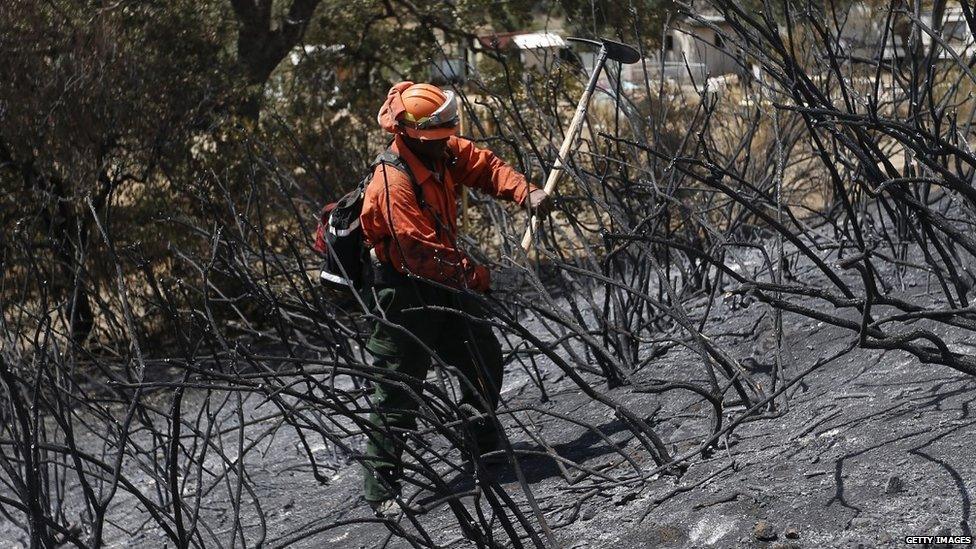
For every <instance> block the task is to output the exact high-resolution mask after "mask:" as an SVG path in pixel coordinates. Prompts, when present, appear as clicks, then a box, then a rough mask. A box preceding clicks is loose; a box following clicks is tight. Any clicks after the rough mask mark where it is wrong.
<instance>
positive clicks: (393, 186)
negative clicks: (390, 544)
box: [360, 82, 550, 517]
mask: <svg viewBox="0 0 976 549" xmlns="http://www.w3.org/2000/svg"><path fill="white" fill-rule="evenodd" d="M377 121H378V122H379V124H380V126H381V127H382V128H383V129H384V130H386V131H387V132H389V133H391V134H393V141H392V143H391V145H390V150H391V151H392V152H393V153H394V154H396V155H397V156H398V157H399V158H400V159H401V160H402V164H404V165H405V167H406V168H408V170H407V171H404V170H399V169H396V168H394V167H391V166H390V165H388V164H379V165H377V166H376V168H375V171H374V172H373V176H372V179H371V181H370V183H369V184H368V186H367V187H366V191H365V196H364V200H363V210H362V214H361V216H360V222H361V226H362V229H363V235H364V238H365V240H366V244H367V246H370V247H371V248H372V251H371V255H372V256H373V257H374V260H375V262H374V271H375V281H374V285H373V292H372V296H373V301H374V303H373V307H374V309H375V313H376V315H377V316H379V317H380V318H383V319H385V320H386V322H377V323H376V325H375V327H374V329H373V332H372V334H371V336H370V338H369V341H368V342H367V344H366V348H367V349H368V350H369V351H370V353H371V354H372V355H373V357H374V365H375V366H377V367H379V368H382V369H383V370H384V371H386V372H389V377H388V378H387V379H381V380H380V381H379V382H378V383H376V385H375V391H374V393H373V395H372V397H371V403H372V406H373V413H372V414H371V415H370V423H371V424H372V428H371V429H369V432H368V433H367V435H368V442H367V446H366V456H365V467H364V477H365V478H364V489H365V498H366V500H367V502H369V504H370V506H371V507H372V508H373V510H374V511H375V512H376V514H377V515H378V516H381V517H385V516H392V515H395V514H396V513H397V512H398V511H399V505H398V504H397V503H396V500H395V498H396V496H397V495H398V492H399V484H400V478H401V477H402V474H403V467H402V456H403V444H404V437H403V436H402V434H403V433H404V432H407V431H409V430H411V429H414V428H415V427H416V414H417V411H418V409H419V407H420V398H421V394H422V383H423V381H424V379H425V378H426V377H427V373H428V370H429V368H430V366H431V364H432V359H431V356H430V353H428V352H427V349H430V350H432V351H433V352H434V353H436V354H437V355H438V357H439V358H440V359H441V360H443V361H444V363H446V364H449V365H451V366H453V367H455V368H456V369H457V371H458V372H460V374H461V375H462V376H464V378H465V379H463V380H461V383H459V385H460V388H461V402H460V403H459V409H461V410H468V411H470V415H471V416H474V417H475V418H476V419H475V420H473V421H471V422H468V425H470V426H471V429H469V433H470V435H471V436H470V438H472V439H473V440H474V443H475V445H476V446H477V451H478V452H479V453H480V454H484V453H487V452H492V451H494V450H496V449H498V447H499V433H498V430H497V427H496V422H495V421H494V420H493V419H492V418H491V416H490V412H492V411H494V409H495V408H496V406H497V405H498V397H499V392H500V390H501V386H502V375H503V368H502V350H501V345H500V344H499V342H498V339H497V338H496V337H495V334H494V333H493V332H492V330H491V327H490V326H489V325H487V324H485V323H479V322H472V321H470V320H469V317H468V316H467V315H470V317H473V318H484V317H485V311H484V310H483V308H482V307H481V305H480V303H479V301H478V300H477V299H475V298H474V297H472V295H471V294H472V293H475V292H478V293H484V292H487V291H488V290H489V287H490V284H491V274H490V272H489V271H488V268H487V267H485V266H484V265H479V264H477V263H476V262H475V261H473V260H472V259H471V258H470V257H469V256H468V255H467V254H465V253H464V251H462V250H461V249H460V248H459V247H458V245H457V198H458V195H459V194H460V192H461V186H462V185H463V186H465V187H470V188H473V189H477V190H479V191H481V192H484V193H486V194H489V195H491V196H494V197H496V198H501V199H505V200H511V201H514V202H516V203H518V204H520V205H522V206H524V207H527V208H528V209H530V210H531V211H532V212H533V213H536V214H537V215H545V214H547V213H548V210H549V205H550V201H549V197H548V196H547V195H546V192H545V191H543V190H542V189H539V188H537V187H535V186H533V185H531V184H529V183H528V182H527V181H526V180H525V177H524V176H522V175H521V174H520V173H518V172H517V171H516V170H514V169H513V168H512V167H511V166H509V165H508V164H506V163H505V162H503V161H502V160H501V159H500V158H498V157H497V156H495V155H494V154H493V153H492V152H491V151H489V150H487V149H481V148H478V147H476V146H475V145H474V143H472V142H471V141H469V140H467V139H463V138H461V137H458V136H457V135H456V134H457V124H458V102H457V98H456V97H455V95H454V94H453V93H452V92H451V91H445V90H441V89H440V88H438V87H437V86H433V85H431V84H414V83H412V82H401V83H399V84H396V85H395V86H393V87H392V88H391V89H390V91H389V94H388V95H387V98H386V101H385V102H384V104H383V106H382V108H381V109H380V112H379V115H378V116H377ZM408 172H409V173H408ZM408 274H410V275H413V276H410V277H408V276H407V275H408ZM428 281H430V282H428ZM425 307H433V308H428V309H426V310H425ZM459 313H460V314H459ZM404 380H408V381H404Z"/></svg>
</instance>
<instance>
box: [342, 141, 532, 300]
mask: <svg viewBox="0 0 976 549" xmlns="http://www.w3.org/2000/svg"><path fill="white" fill-rule="evenodd" d="M447 146H448V151H449V154H450V155H451V156H453V157H454V158H455V162H454V164H453V165H446V164H447V163H446V162H438V163H437V165H436V166H435V170H434V171H431V170H429V169H428V168H427V167H426V166H425V165H424V164H423V162H421V161H420V159H419V158H417V157H416V155H414V154H413V153H412V152H411V151H410V149H409V148H407V146H406V144H405V143H404V142H403V138H402V137H400V136H399V135H397V136H396V137H394V140H393V144H392V145H391V147H390V148H391V150H392V151H393V152H394V153H396V154H397V155H399V156H400V158H402V159H403V160H404V161H406V163H407V165H408V166H409V167H410V171H411V172H412V173H413V175H414V177H415V178H416V180H417V183H419V184H420V189H421V191H422V193H423V197H424V200H425V202H426V203H427V204H428V205H429V207H428V208H423V207H422V206H421V205H420V203H419V202H418V200H417V196H416V195H415V193H414V188H413V185H412V183H411V182H410V179H409V177H408V176H407V174H405V173H403V172H401V171H400V170H398V169H396V168H393V167H390V166H386V165H383V164H380V165H378V166H377V167H376V170H375V171H374V172H373V178H372V180H370V182H369V185H368V186H367V187H366V194H365V197H364V199H363V212H362V214H361V215H360V218H359V219H360V222H361V224H362V228H363V234H364V236H365V238H366V242H367V244H368V245H371V246H373V248H374V250H375V252H376V257H377V258H378V259H379V260H380V261H383V262H386V263H390V264H392V265H393V266H394V267H395V268H396V269H397V270H398V271H400V272H401V273H412V274H414V275H417V276H420V277H422V278H426V279H429V280H433V281H436V282H440V283H442V284H446V285H448V286H453V287H456V288H469V289H473V290H477V291H482V292H483V291H485V290H487V289H488V287H489V284H490V275H489V272H488V269H487V268H485V267H484V266H483V265H476V264H475V263H474V262H473V261H472V260H471V259H470V258H469V257H468V256H467V254H465V253H464V252H463V251H461V250H459V249H458V247H457V196H458V190H459V189H458V186H459V185H464V186H466V187H471V188H475V189H479V190H481V191H483V192H486V193H488V194H490V195H492V196H494V197H497V198H503V199H507V200H512V201H514V202H517V203H519V204H521V203H522V201H524V200H525V197H526V196H528V194H529V192H530V191H531V190H532V189H534V188H535V186H533V185H530V184H528V183H527V182H526V180H525V177H523V176H522V174H520V173H518V172H517V171H515V170H514V169H513V168H512V167H511V166H509V165H508V164H506V163H505V162H504V161H502V160H501V159H500V158H498V157H497V156H495V154H494V153H492V152H491V151H489V150H486V149H479V148H478V147H476V146H475V145H474V143H472V142H471V141H469V140H467V139H463V138H460V137H451V138H450V139H449V140H448V144H447Z"/></svg>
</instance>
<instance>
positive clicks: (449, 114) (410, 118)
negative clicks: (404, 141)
mask: <svg viewBox="0 0 976 549" xmlns="http://www.w3.org/2000/svg"><path fill="white" fill-rule="evenodd" d="M400 100H401V101H402V102H403V108H404V110H403V112H402V113H400V115H399V116H397V119H396V120H397V122H398V123H399V126H400V128H402V129H403V131H404V132H405V133H406V134H407V135H409V136H410V137H413V138H415V139H420V140H423V141H429V140H435V139H445V138H447V137H450V136H452V135H454V134H456V133H457V122H458V108H457V97H455V95H454V92H452V91H450V90H448V91H443V90H441V89H440V88H438V87H437V86H433V85H431V84H413V85H412V86H410V87H409V88H407V89H405V90H403V92H402V93H401V94H400Z"/></svg>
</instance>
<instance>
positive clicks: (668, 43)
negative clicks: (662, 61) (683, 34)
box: [664, 34, 674, 51]
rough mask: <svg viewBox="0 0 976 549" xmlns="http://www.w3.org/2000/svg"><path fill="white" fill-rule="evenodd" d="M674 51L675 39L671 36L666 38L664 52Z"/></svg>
mask: <svg viewBox="0 0 976 549" xmlns="http://www.w3.org/2000/svg"><path fill="white" fill-rule="evenodd" d="M673 49H674V37H673V36H671V35H670V34H668V35H665V37H664V51H671V50H673Z"/></svg>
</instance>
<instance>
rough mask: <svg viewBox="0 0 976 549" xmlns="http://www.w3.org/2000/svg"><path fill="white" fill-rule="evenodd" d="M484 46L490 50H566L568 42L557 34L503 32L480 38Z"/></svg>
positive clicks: (479, 40)
mask: <svg viewBox="0 0 976 549" xmlns="http://www.w3.org/2000/svg"><path fill="white" fill-rule="evenodd" d="M478 42H480V43H481V45H482V46H484V47H486V48H490V49H499V50H503V49H508V48H514V49H519V50H534V49H538V48H565V47H566V41H565V40H563V37H562V36H560V35H559V34H556V33H555V32H524V31H516V32H501V33H492V34H485V35H482V36H479V37H478Z"/></svg>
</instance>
